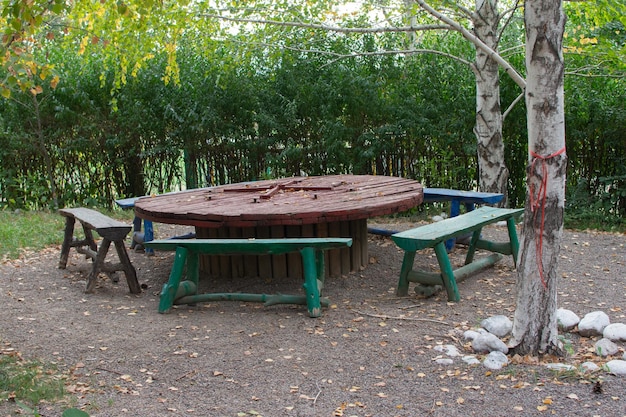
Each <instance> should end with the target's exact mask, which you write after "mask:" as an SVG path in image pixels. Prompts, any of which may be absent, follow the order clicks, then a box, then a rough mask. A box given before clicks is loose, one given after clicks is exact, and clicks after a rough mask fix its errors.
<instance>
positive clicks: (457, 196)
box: [368, 188, 504, 251]
mask: <svg viewBox="0 0 626 417" xmlns="http://www.w3.org/2000/svg"><path fill="white" fill-rule="evenodd" d="M503 198H504V194H500V193H483V192H480V191H463V190H452V189H449V188H424V203H436V202H447V201H449V202H450V217H456V216H458V215H459V214H461V205H463V206H465V211H466V212H469V211H472V210H474V209H475V208H476V205H477V204H479V205H483V204H496V203H499V202H500V201H502V199H503ZM368 232H369V233H372V234H378V235H383V236H391V235H393V234H394V233H398V232H397V231H394V230H380V229H375V228H369V229H368ZM454 243H455V239H448V240H447V241H446V249H447V250H448V251H450V250H452V248H454Z"/></svg>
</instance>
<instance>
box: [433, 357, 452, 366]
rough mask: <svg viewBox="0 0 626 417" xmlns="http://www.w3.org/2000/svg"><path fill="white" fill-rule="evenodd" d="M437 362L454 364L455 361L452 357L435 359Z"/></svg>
mask: <svg viewBox="0 0 626 417" xmlns="http://www.w3.org/2000/svg"><path fill="white" fill-rule="evenodd" d="M435 362H436V363H438V364H439V365H452V364H453V363H454V361H453V360H452V359H450V358H439V359H435Z"/></svg>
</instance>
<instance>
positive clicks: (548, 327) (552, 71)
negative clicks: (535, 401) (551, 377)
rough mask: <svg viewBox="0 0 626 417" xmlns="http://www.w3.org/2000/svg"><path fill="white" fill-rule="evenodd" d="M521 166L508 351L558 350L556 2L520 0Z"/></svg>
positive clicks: (559, 20) (559, 83) (560, 177)
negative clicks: (522, 200) (525, 152)
mask: <svg viewBox="0 0 626 417" xmlns="http://www.w3.org/2000/svg"><path fill="white" fill-rule="evenodd" d="M524 21H525V25H526V70H527V87H526V108H527V111H528V115H527V124H528V148H529V166H528V178H527V186H528V190H527V196H526V210H525V212H524V222H523V228H524V229H523V233H522V242H521V245H520V250H521V253H520V257H519V262H518V269H517V271H518V272H517V273H518V278H517V308H516V310H515V319H514V323H513V337H512V339H511V341H510V342H509V345H510V346H511V347H512V348H513V351H514V352H515V353H519V354H540V353H560V352H561V348H560V345H559V341H558V330H557V322H556V308H557V300H556V296H557V279H558V276H557V269H558V264H559V262H558V261H559V252H560V245H561V238H562V233H563V215H564V204H565V171H566V164H567V158H566V156H565V106H564V98H563V70H564V65H563V52H562V46H563V30H564V26H565V16H564V15H563V12H562V9H561V0H526V3H525V11H524Z"/></svg>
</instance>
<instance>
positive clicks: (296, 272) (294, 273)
mask: <svg viewBox="0 0 626 417" xmlns="http://www.w3.org/2000/svg"><path fill="white" fill-rule="evenodd" d="M285 235H286V237H291V238H293V237H302V228H301V226H285ZM287 275H288V276H289V277H292V278H299V277H303V276H304V273H303V272H302V256H300V254H299V253H297V252H292V253H289V254H287Z"/></svg>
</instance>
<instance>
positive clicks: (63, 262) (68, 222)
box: [59, 217, 76, 269]
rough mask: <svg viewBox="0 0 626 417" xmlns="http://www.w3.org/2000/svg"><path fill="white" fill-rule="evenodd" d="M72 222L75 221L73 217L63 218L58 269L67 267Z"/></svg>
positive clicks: (72, 235)
mask: <svg viewBox="0 0 626 417" xmlns="http://www.w3.org/2000/svg"><path fill="white" fill-rule="evenodd" d="M74 223H76V221H75V220H74V218H73V217H66V218H65V233H64V236H63V244H62V245H61V259H59V269H65V268H66V267H67V258H68V256H69V254H70V248H71V247H72V240H73V239H74Z"/></svg>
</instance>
